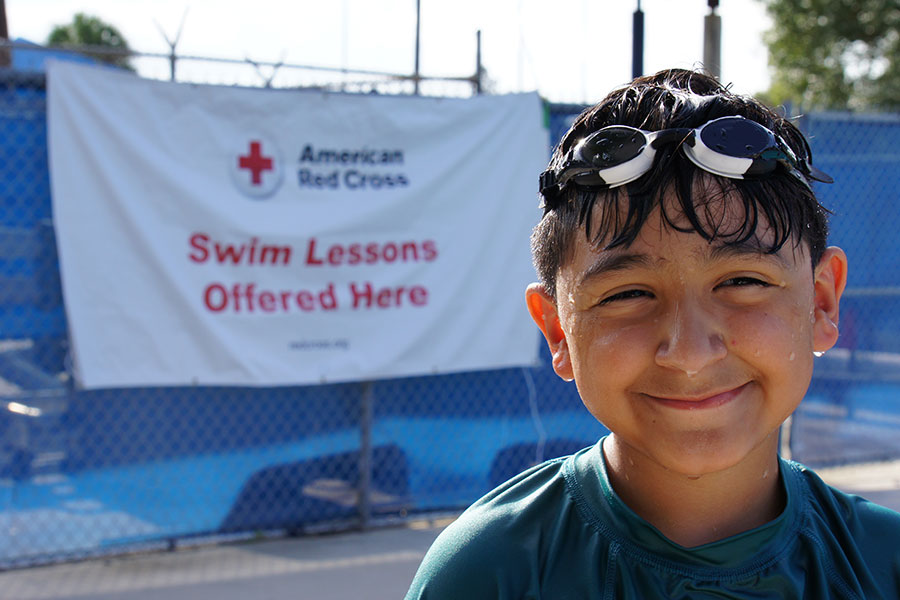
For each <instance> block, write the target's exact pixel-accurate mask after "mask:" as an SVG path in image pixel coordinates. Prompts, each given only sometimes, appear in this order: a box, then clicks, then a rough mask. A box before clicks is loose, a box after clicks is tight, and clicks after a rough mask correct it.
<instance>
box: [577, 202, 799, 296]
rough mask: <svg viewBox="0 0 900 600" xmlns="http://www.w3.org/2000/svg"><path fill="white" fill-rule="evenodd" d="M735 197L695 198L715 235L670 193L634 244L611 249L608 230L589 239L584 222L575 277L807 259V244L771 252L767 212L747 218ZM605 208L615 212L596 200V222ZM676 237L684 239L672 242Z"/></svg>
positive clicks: (700, 216) (700, 217)
mask: <svg viewBox="0 0 900 600" xmlns="http://www.w3.org/2000/svg"><path fill="white" fill-rule="evenodd" d="M735 196H736V194H735V195H734V196H728V195H723V194H717V195H713V196H699V197H697V199H696V200H695V202H694V210H695V213H696V215H697V218H698V220H699V221H700V223H701V225H702V226H703V228H704V229H705V230H706V231H707V232H716V235H715V236H714V237H713V238H712V239H707V238H706V237H704V236H703V235H701V234H700V233H699V232H698V231H697V230H696V228H695V227H694V226H693V225H692V224H691V222H690V220H689V219H688V217H687V216H686V215H685V214H684V211H683V209H682V207H681V206H680V204H679V203H678V202H676V201H674V200H673V199H672V196H671V195H666V196H665V197H664V199H663V203H664V204H663V205H658V206H656V207H655V208H654V209H653V211H652V212H651V213H650V215H649V216H648V217H647V219H646V221H645V222H644V224H643V225H642V226H641V228H640V230H639V232H638V235H637V237H636V238H635V239H634V241H632V242H631V243H627V244H620V245H616V246H615V247H611V248H607V247H606V245H607V244H608V243H609V241H610V239H611V236H610V235H609V233H607V234H606V235H605V236H601V237H600V238H595V237H594V235H593V233H592V234H591V235H590V237H589V236H588V232H587V230H586V229H585V226H582V235H578V236H576V240H575V245H574V248H573V250H574V252H572V253H571V254H570V257H569V261H565V262H569V263H570V266H571V267H574V268H575V270H576V271H580V275H577V276H576V277H577V278H578V279H584V278H586V277H589V276H590V275H591V274H593V273H594V272H600V271H607V270H610V269H613V270H617V269H624V268H627V267H633V266H636V265H640V266H647V267H652V266H659V265H660V264H664V263H666V262H670V261H678V260H681V259H683V260H692V261H694V262H698V263H706V262H711V261H716V260H726V259H732V258H737V257H743V258H756V259H759V260H762V261H765V262H771V263H773V264H777V265H779V266H781V267H786V268H789V267H792V266H793V265H794V264H799V263H800V262H802V261H803V260H808V258H807V257H808V252H807V251H806V248H805V245H806V244H805V243H800V244H793V243H788V244H785V245H784V246H783V247H781V248H780V249H779V250H778V251H777V252H770V249H771V248H772V246H773V244H774V241H775V232H774V231H773V229H772V227H771V226H770V225H769V223H768V221H767V220H766V218H765V216H764V215H763V214H759V215H756V216H755V217H753V216H750V217H748V215H747V214H746V211H747V209H746V208H745V207H746V205H745V204H744V203H743V202H742V201H741V199H740V198H739V197H735ZM615 201H616V202H626V203H627V199H625V200H623V199H622V198H621V197H620V198H619V199H617V200H615ZM622 208H623V207H622V206H619V207H618V210H619V214H620V215H621V214H624V213H622V212H621V209H622ZM604 210H612V207H611V206H610V205H609V203H608V202H597V203H595V205H594V211H593V215H592V221H593V222H594V223H603V222H604V214H603V211H604ZM626 210H627V208H626ZM663 210H665V211H666V213H665V215H664V214H663ZM748 218H752V219H753V220H755V221H756V228H755V230H754V231H753V232H752V233H751V232H748V229H747V227H748V226H750V225H752V221H751V222H749V223H748ZM748 233H749V235H748ZM676 240H677V241H678V242H679V243H673V242H674V241H676ZM684 242H689V243H684ZM565 262H564V264H563V266H565ZM573 274H574V273H573Z"/></svg>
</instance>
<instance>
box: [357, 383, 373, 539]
mask: <svg viewBox="0 0 900 600" xmlns="http://www.w3.org/2000/svg"><path fill="white" fill-rule="evenodd" d="M372 388H373V385H372V382H371V381H365V382H363V384H362V394H360V400H359V401H360V410H359V477H358V483H357V486H358V491H357V503H358V504H357V510H358V511H359V527H360V529H363V530H365V529H368V528H369V525H370V522H371V520H372V419H373V409H372V404H373V399H374V393H373V391H372Z"/></svg>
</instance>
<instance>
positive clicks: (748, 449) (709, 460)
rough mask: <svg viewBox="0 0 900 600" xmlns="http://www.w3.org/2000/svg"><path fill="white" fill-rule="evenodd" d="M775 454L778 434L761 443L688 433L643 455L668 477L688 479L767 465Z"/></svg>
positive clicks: (708, 434)
mask: <svg viewBox="0 0 900 600" xmlns="http://www.w3.org/2000/svg"><path fill="white" fill-rule="evenodd" d="M777 452H778V435H777V430H776V432H775V434H774V435H773V434H770V435H768V436H763V438H762V439H761V440H753V439H747V438H745V439H735V437H734V436H730V435H728V434H718V433H715V432H714V433H708V432H692V433H685V434H682V435H681V436H679V439H677V440H672V441H671V442H670V443H667V444H664V445H662V446H654V447H653V448H646V449H645V450H644V453H645V454H646V456H647V457H648V458H649V459H650V460H651V461H653V462H656V463H657V464H658V465H660V466H661V467H662V468H663V469H665V470H666V471H668V472H669V473H671V474H675V475H681V476H683V477H686V478H688V479H691V480H697V479H701V478H703V477H705V476H706V477H708V476H710V475H714V474H717V473H718V474H724V473H726V472H728V471H730V470H733V469H741V470H743V468H744V467H750V468H753V467H754V466H763V465H768V464H769V463H770V462H771V461H772V460H773V459H774V457H775V456H776V455H777Z"/></svg>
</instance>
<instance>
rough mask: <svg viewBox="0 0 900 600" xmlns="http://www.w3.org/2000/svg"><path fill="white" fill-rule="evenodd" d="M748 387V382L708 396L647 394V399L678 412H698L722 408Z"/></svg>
mask: <svg viewBox="0 0 900 600" xmlns="http://www.w3.org/2000/svg"><path fill="white" fill-rule="evenodd" d="M749 385H750V382H749V381H748V382H747V383H745V384H743V385H739V386H738V387H735V388H731V389H728V390H724V391H721V392H713V393H710V394H701V395H688V396H677V397H660V396H653V395H651V394H647V397H648V398H650V399H651V400H653V401H654V402H658V403H659V404H662V405H663V406H668V407H669V408H676V409H680V410H700V409H705V408H716V407H718V406H722V405H723V404H728V403H729V402H731V401H732V400H734V399H735V398H737V397H738V396H739V395H740V394H741V392H743V391H744V389H746V388H747V386H749Z"/></svg>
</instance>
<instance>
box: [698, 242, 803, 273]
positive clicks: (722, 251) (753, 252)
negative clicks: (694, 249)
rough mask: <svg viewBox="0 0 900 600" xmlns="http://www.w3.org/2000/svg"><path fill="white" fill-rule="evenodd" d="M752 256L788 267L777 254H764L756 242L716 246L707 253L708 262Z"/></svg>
mask: <svg viewBox="0 0 900 600" xmlns="http://www.w3.org/2000/svg"><path fill="white" fill-rule="evenodd" d="M748 255H749V256H752V257H754V258H760V259H762V260H765V261H768V262H772V263H776V264H777V265H778V266H780V267H786V266H788V262H787V261H786V260H785V259H784V257H783V256H781V255H780V254H778V253H774V252H766V251H765V250H764V249H763V247H762V246H761V245H760V244H759V242H758V241H749V240H748V241H746V242H742V243H739V244H717V245H715V246H712V248H711V250H710V251H709V260H710V261H713V260H716V259H723V258H740V257H742V256H748Z"/></svg>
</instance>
